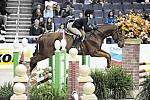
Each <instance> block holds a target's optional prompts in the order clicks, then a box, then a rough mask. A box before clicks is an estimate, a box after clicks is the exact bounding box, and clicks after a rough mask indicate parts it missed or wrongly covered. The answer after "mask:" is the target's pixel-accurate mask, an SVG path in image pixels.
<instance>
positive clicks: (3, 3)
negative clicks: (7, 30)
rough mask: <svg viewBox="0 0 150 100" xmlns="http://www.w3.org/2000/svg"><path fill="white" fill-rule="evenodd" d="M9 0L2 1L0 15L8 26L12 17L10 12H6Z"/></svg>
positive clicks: (0, 0)
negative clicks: (9, 18) (8, 21)
mask: <svg viewBox="0 0 150 100" xmlns="http://www.w3.org/2000/svg"><path fill="white" fill-rule="evenodd" d="M6 2H7V0H0V15H1V16H2V17H3V20H4V25H6V22H7V18H8V16H9V15H10V12H8V11H7V10H6V6H7V3H6Z"/></svg>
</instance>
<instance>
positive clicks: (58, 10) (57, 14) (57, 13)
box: [53, 4, 62, 17]
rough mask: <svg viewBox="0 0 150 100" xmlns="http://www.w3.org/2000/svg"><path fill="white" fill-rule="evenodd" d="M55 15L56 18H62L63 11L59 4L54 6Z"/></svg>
mask: <svg viewBox="0 0 150 100" xmlns="http://www.w3.org/2000/svg"><path fill="white" fill-rule="evenodd" d="M53 13H54V17H61V15H62V9H61V8H60V5H59V4H57V5H56V4H54V5H53Z"/></svg>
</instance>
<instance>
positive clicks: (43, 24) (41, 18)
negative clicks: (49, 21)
mask: <svg viewBox="0 0 150 100" xmlns="http://www.w3.org/2000/svg"><path fill="white" fill-rule="evenodd" d="M39 26H40V27H41V28H42V29H43V31H44V27H45V23H44V18H43V17H40V19H39Z"/></svg>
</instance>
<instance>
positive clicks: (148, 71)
mask: <svg viewBox="0 0 150 100" xmlns="http://www.w3.org/2000/svg"><path fill="white" fill-rule="evenodd" d="M139 65H150V62H142V63H139ZM148 75H150V68H145V69H141V70H139V78H140V79H141V78H146V77H147V76H148Z"/></svg>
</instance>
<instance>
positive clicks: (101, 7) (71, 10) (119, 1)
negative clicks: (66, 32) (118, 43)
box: [29, 0, 150, 43]
mask: <svg viewBox="0 0 150 100" xmlns="http://www.w3.org/2000/svg"><path fill="white" fill-rule="evenodd" d="M137 2H138V3H137ZM141 2H144V1H142V0H75V1H74V0H53V1H52V0H33V15H32V18H31V22H32V24H33V25H34V22H35V19H36V20H39V26H40V27H42V29H43V32H55V31H58V29H59V28H61V27H63V28H66V25H65V23H67V21H68V19H69V18H74V19H77V18H81V17H83V16H84V11H85V10H87V9H91V10H94V15H93V20H92V22H91V23H92V24H93V25H98V24H115V21H116V18H117V17H118V16H124V15H126V14H129V12H130V10H131V9H133V10H134V11H135V13H142V16H141V17H143V18H147V19H148V18H149V17H150V15H149V13H150V9H149V5H150V4H149V3H141ZM148 20H149V19H148ZM32 28H33V27H31V30H32ZM29 34H30V35H32V34H31V33H29ZM41 34H42V32H41ZM143 39H145V38H143ZM107 43H114V42H113V40H112V39H111V38H108V39H107ZM144 43H146V42H144Z"/></svg>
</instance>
